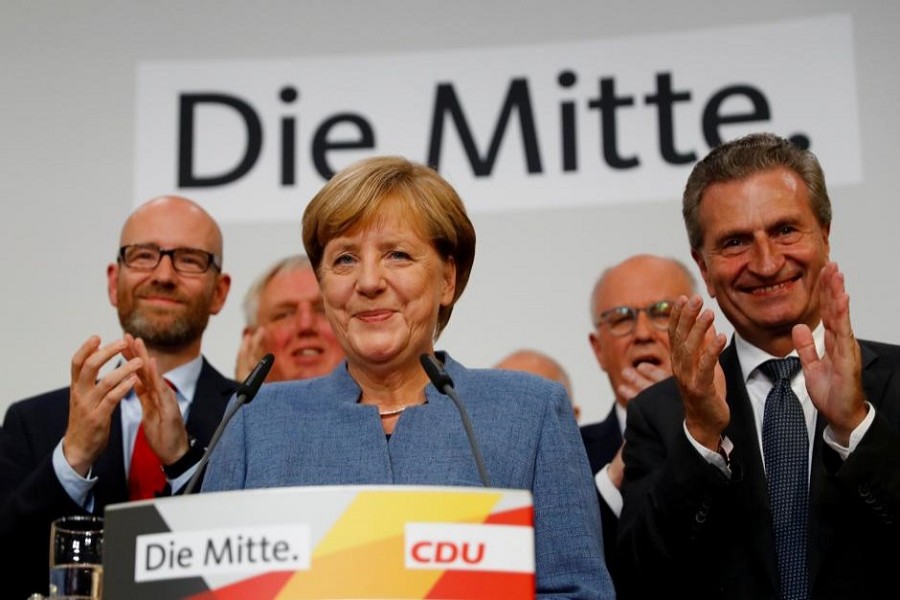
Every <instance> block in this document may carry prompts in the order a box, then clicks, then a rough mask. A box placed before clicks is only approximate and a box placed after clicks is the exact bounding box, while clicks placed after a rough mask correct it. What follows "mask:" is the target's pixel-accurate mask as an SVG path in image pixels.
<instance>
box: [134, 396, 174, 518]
mask: <svg viewBox="0 0 900 600" xmlns="http://www.w3.org/2000/svg"><path fill="white" fill-rule="evenodd" d="M166 383H168V384H169V387H170V388H172V389H173V390H175V386H174V385H172V382H171V381H169V380H168V379H167V380H166ZM176 393H177V390H176ZM165 487H166V475H165V473H163V470H162V464H160V462H159V459H158V458H157V457H156V454H155V453H154V452H153V450H152V449H151V448H150V444H149V443H148V442H147V435H146V434H145V433H144V423H143V422H141V424H140V426H139V427H138V430H137V436H136V437H135V439H134V449H133V450H132V451H131V467H130V468H129V469H128V499H129V500H144V499H147V498H156V497H157V496H159V495H160V494H161V493H162V492H163V490H164V489H165Z"/></svg>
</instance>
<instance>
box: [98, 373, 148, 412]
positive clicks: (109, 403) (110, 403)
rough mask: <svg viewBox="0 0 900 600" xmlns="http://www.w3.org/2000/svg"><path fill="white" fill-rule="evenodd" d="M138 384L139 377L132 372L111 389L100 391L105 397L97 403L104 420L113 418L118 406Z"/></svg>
mask: <svg viewBox="0 0 900 600" xmlns="http://www.w3.org/2000/svg"><path fill="white" fill-rule="evenodd" d="M104 379H105V378H104ZM137 382H138V377H137V375H136V374H134V372H131V373H129V374H128V375H126V376H125V377H124V378H123V379H120V380H118V381H117V382H116V383H115V384H114V385H112V386H111V387H108V388H104V389H102V390H99V391H101V392H102V394H103V395H102V397H101V398H100V401H99V402H98V403H97V409H98V410H99V411H100V414H102V415H103V417H104V420H108V419H109V418H110V417H111V416H112V413H113V411H114V410H115V409H116V406H118V405H119V403H120V402H121V401H122V399H123V398H124V397H125V396H127V395H128V392H130V391H131V390H132V389H133V388H134V386H135V384H136V383H137Z"/></svg>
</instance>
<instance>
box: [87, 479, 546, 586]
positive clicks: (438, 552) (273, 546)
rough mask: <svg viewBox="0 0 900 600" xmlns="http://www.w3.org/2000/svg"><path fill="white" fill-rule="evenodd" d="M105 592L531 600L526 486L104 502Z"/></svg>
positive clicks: (263, 492) (344, 489) (264, 492)
mask: <svg viewBox="0 0 900 600" xmlns="http://www.w3.org/2000/svg"><path fill="white" fill-rule="evenodd" d="M104 529H105V531H104V551H103V573H104V580H103V588H104V592H103V593H104V598H109V599H111V600H119V599H126V598H127V599H129V600H143V599H147V600H151V599H152V600H159V599H163V598H172V599H176V598H184V599H191V600H231V599H234V600H238V599H244V598H254V599H259V600H265V599H272V600H276V599H277V600H287V599H294V598H296V599H301V598H443V599H450V598H453V599H456V600H463V599H472V600H476V599H484V600H493V599H495V598H504V599H519V598H522V599H525V598H528V599H533V598H534V597H535V576H534V566H535V558H534V520H533V510H532V498H531V494H530V492H528V491H525V490H507V489H493V488H488V489H485V488H468V487H433V486H325V487H291V488H271V489H260V490H242V491H233V492H216V493H207V494H194V495H189V496H179V497H173V498H159V499H156V500H145V501H140V502H130V503H124V504H114V505H110V506H108V507H107V508H106V514H105V525H104Z"/></svg>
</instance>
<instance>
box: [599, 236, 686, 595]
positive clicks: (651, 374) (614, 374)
mask: <svg viewBox="0 0 900 600" xmlns="http://www.w3.org/2000/svg"><path fill="white" fill-rule="evenodd" d="M695 287H696V283H695V279H694V276H693V275H692V274H691V272H690V271H689V270H688V268H687V267H686V266H685V265H684V264H682V263H680V262H678V261H677V260H675V259H671V258H664V257H660V256H653V255H649V254H639V255H636V256H632V257H630V258H627V259H625V260H624V261H622V262H621V263H619V264H617V265H615V266H613V267H610V268H608V269H606V270H605V271H603V273H601V275H600V277H599V278H598V279H597V282H596V283H595V284H594V289H593V292H592V293H591V305H590V311H591V323H593V324H594V329H593V330H592V331H591V333H590V335H589V336H588V340H589V341H590V343H591V348H592V349H593V350H594V356H596V357H597V362H598V363H599V364H600V368H601V369H603V370H604V371H605V372H606V375H607V377H608V378H609V383H610V385H611V386H612V389H613V393H614V394H615V402H614V403H613V407H612V409H611V410H610V411H609V415H608V416H607V417H606V419H605V420H603V421H602V422H600V423H594V424H591V425H585V426H583V427H582V428H581V437H582V440H583V441H584V446H585V450H586V451H587V455H588V460H589V462H590V464H591V470H592V471H593V473H594V480H595V482H596V485H597V490H598V492H599V494H600V499H601V502H600V512H601V516H602V518H603V545H604V551H605V556H606V564H607V567H608V568H609V571H610V575H612V578H613V583H616V575H617V561H618V557H617V552H616V534H617V529H618V520H619V514H620V513H621V511H622V496H621V494H620V493H619V486H621V484H622V475H623V470H624V464H623V463H622V453H621V448H622V442H623V439H624V437H623V435H624V432H625V415H626V407H627V406H628V403H629V402H630V401H631V399H632V398H634V397H635V396H636V395H637V394H638V392H640V391H641V390H643V389H644V388H646V387H648V386H650V385H652V384H653V383H655V382H657V381H661V380H662V379H665V378H667V377H669V376H670V375H671V374H672V366H671V364H670V362H669V334H668V332H667V328H668V325H669V314H670V313H671V311H672V305H673V303H674V301H675V299H676V298H678V297H679V296H682V295H690V294H693V293H694V290H695Z"/></svg>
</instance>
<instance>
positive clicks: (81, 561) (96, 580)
mask: <svg viewBox="0 0 900 600" xmlns="http://www.w3.org/2000/svg"><path fill="white" fill-rule="evenodd" d="M102 560H103V519H102V518H100V517H89V516H71V517H61V518H59V519H57V520H55V521H54V522H53V525H52V527H51V528H50V598H67V599H71V600H75V599H77V600H101V597H102V595H103V564H102Z"/></svg>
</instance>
